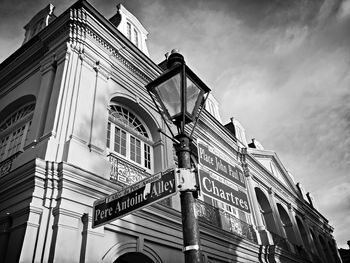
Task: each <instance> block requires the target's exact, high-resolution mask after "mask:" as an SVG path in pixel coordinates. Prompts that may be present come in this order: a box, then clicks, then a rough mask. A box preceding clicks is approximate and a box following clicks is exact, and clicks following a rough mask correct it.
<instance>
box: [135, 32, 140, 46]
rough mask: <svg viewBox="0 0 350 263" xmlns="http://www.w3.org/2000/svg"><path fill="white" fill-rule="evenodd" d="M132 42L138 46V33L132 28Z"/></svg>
mask: <svg viewBox="0 0 350 263" xmlns="http://www.w3.org/2000/svg"><path fill="white" fill-rule="evenodd" d="M134 44H135V45H136V46H137V47H138V46H139V34H138V33H137V30H136V29H134Z"/></svg>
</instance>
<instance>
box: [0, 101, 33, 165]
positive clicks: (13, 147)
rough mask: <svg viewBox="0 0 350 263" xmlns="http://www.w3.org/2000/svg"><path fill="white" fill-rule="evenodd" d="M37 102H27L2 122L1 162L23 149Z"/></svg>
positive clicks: (0, 137)
mask: <svg viewBox="0 0 350 263" xmlns="http://www.w3.org/2000/svg"><path fill="white" fill-rule="evenodd" d="M34 108H35V103H27V104H25V105H23V106H22V107H20V108H19V109H17V110H16V111H15V112H13V113H12V114H10V115H9V116H8V117H7V118H6V119H5V120H4V121H2V122H1V123H0V162H1V161H3V160H5V159H6V158H8V157H10V156H12V155H14V154H16V153H18V152H19V151H21V150H23V147H24V145H25V143H26V140H27V135H28V133H29V130H30V125H31V119H32V117H33V112H34Z"/></svg>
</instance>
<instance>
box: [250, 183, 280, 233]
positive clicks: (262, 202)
mask: <svg viewBox="0 0 350 263" xmlns="http://www.w3.org/2000/svg"><path fill="white" fill-rule="evenodd" d="M255 194H256V197H257V199H258V204H259V207H260V213H261V217H262V220H263V221H264V224H265V227H266V229H267V230H269V231H270V232H271V234H273V235H276V233H277V228H276V223H275V220H274V217H273V211H272V208H271V205H270V202H269V200H268V199H267V197H266V196H265V194H264V193H263V191H262V190H261V189H259V188H257V187H255Z"/></svg>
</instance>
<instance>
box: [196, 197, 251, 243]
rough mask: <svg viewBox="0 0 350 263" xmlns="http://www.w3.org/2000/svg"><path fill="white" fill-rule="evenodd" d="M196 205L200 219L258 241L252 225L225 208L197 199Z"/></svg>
mask: <svg viewBox="0 0 350 263" xmlns="http://www.w3.org/2000/svg"><path fill="white" fill-rule="evenodd" d="M196 206H197V211H198V217H199V220H200V221H202V222H205V223H207V224H210V225H214V226H216V227H218V228H221V229H223V230H226V231H229V232H232V233H234V234H236V235H238V236H241V237H243V238H245V239H248V240H250V241H252V242H255V243H257V238H256V234H255V231H254V229H253V226H252V225H249V224H247V223H246V222H244V221H242V220H240V219H238V218H236V217H234V216H233V215H231V214H229V213H227V212H225V211H224V210H222V209H220V208H217V207H214V206H212V205H210V204H207V203H205V202H203V201H200V200H197V202H196Z"/></svg>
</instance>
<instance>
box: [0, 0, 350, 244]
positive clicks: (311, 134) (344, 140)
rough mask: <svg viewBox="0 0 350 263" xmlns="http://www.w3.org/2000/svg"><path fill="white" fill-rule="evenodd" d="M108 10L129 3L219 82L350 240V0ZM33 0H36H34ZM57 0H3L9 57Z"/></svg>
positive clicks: (1, 34) (102, 3) (1, 32)
mask: <svg viewBox="0 0 350 263" xmlns="http://www.w3.org/2000/svg"><path fill="white" fill-rule="evenodd" d="M90 2H91V3H92V4H93V5H94V6H95V7H96V8H97V9H98V10H99V11H100V12H101V13H102V14H103V15H105V16H106V17H107V18H110V17H111V16H112V15H113V14H114V13H115V11H116V9H115V6H116V4H118V3H119V2H121V3H123V4H124V6H126V8H127V9H129V10H130V11H131V12H132V13H134V14H135V16H136V17H138V18H139V20H140V21H141V22H142V23H143V25H144V26H145V27H146V28H147V30H148V31H149V32H150V34H149V36H148V48H149V51H150V54H151V58H152V59H153V60H154V61H155V62H160V61H161V60H163V59H164V54H165V53H166V52H167V51H170V50H171V49H173V48H177V49H179V50H180V51H181V52H182V53H183V55H184V56H185V59H186V62H187V63H188V64H189V65H190V67H191V68H192V69H193V70H194V71H195V72H196V73H197V75H198V76H199V77H200V78H201V79H202V80H203V81H204V82H206V83H207V85H208V86H209V87H211V89H212V92H213V94H214V96H215V97H216V98H217V100H218V101H219V102H220V105H221V109H220V113H221V117H222V120H223V122H224V123H227V122H228V121H229V118H230V117H235V118H237V119H238V120H239V121H240V122H241V123H242V124H243V126H244V127H245V128H246V131H247V139H248V141H249V140H250V139H251V138H256V139H257V140H259V141H260V142H261V143H262V145H263V146H264V147H265V149H270V150H274V151H275V152H276V153H277V154H278V155H279V157H280V159H281V160H282V162H283V163H284V164H285V167H286V169H287V170H289V171H290V172H291V173H292V174H293V175H294V177H295V179H296V181H300V182H302V184H303V186H304V188H305V190H306V191H309V192H311V193H312V194H313V195H314V198H315V200H316V203H317V206H318V208H319V211H320V212H321V213H322V214H323V215H325V217H326V218H328V219H329V221H330V224H331V225H332V226H334V227H335V232H334V234H335V237H336V239H337V242H338V245H339V247H343V248H347V247H348V246H347V245H346V241H347V240H350V227H349V225H350V175H349V171H350V74H349V73H350V71H349V69H350V52H349V51H350V0H347V1H333V0H325V1H318V0H288V1H284V0H247V1H240V0H222V1H211V0H199V1H188V0H187V1H172V0H163V1H161V0H153V1H148V0H124V1H123V0H121V1H112V0H108V1H107V0H90ZM29 3H30V4H29ZM48 3H52V4H53V5H55V6H56V10H55V13H56V15H59V14H61V13H62V12H63V11H64V10H66V9H67V8H68V7H69V6H70V5H71V4H72V3H73V1H66V0H65V1H55V0H52V1H49V0H47V1H45V0H37V1H25V0H11V1H9V0H1V1H0V47H1V49H0V62H1V61H3V60H4V59H5V58H6V57H8V56H9V55H10V54H12V53H13V52H14V51H15V50H16V49H17V48H18V47H19V46H20V45H21V43H22V41H23V37H24V30H23V26H24V25H25V24H26V23H27V22H28V21H29V20H30V19H31V17H32V16H33V15H34V14H35V13H36V12H37V11H38V10H39V9H41V8H43V7H45V6H46V5H47V4H48Z"/></svg>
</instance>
